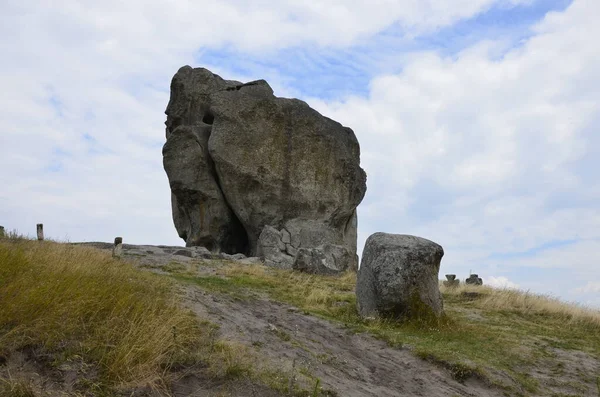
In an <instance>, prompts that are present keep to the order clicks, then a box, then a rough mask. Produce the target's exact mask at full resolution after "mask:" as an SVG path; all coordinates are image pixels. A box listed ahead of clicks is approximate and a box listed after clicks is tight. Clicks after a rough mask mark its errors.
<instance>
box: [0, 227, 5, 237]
mask: <svg viewBox="0 0 600 397" xmlns="http://www.w3.org/2000/svg"><path fill="white" fill-rule="evenodd" d="M0 238H4V226H0Z"/></svg>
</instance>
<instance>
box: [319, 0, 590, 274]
mask: <svg viewBox="0 0 600 397" xmlns="http://www.w3.org/2000/svg"><path fill="white" fill-rule="evenodd" d="M598 12H600V3H598V2H595V1H591V0H577V1H575V2H574V3H573V4H572V5H571V6H570V7H569V8H568V9H567V10H566V11H565V12H562V13H552V14H549V15H548V16H547V17H546V18H545V19H544V20H543V21H542V22H540V23H539V24H538V25H536V26H535V27H534V29H533V31H534V33H535V34H534V36H533V37H531V38H530V39H528V40H527V41H526V42H524V43H523V45H522V46H520V47H518V48H513V49H510V50H509V51H507V52H506V53H504V55H503V56H502V57H501V58H498V56H497V51H495V48H496V47H497V46H498V45H499V46H502V47H504V45H505V44H504V43H495V42H489V41H488V42H484V43H480V44H478V45H476V46H474V47H472V48H467V49H465V50H463V51H462V52H460V53H459V54H457V55H456V56H452V57H443V56H441V55H439V54H437V53H435V52H420V53H414V54H412V55H411V56H409V57H408V58H407V61H406V63H405V64H404V66H403V70H402V72H401V73H399V74H394V75H386V76H380V77H378V78H376V79H375V80H374V81H373V82H372V84H371V89H370V94H369V96H368V97H367V98H363V97H356V96H355V97H349V98H346V99H345V100H343V101H338V102H333V103H332V102H324V101H320V100H318V99H314V100H312V101H309V103H311V104H314V105H316V106H317V107H318V109H320V110H321V111H322V112H323V113H324V114H326V115H328V116H330V117H332V118H334V119H337V120H340V121H341V122H343V123H345V124H347V125H350V126H352V127H353V128H354V130H355V131H356V133H357V135H358V137H359V141H360V142H361V147H362V153H363V157H362V158H363V164H364V167H365V168H366V171H367V175H368V184H369V190H368V192H367V198H366V203H365V205H364V206H363V207H362V209H363V211H362V212H361V215H362V216H363V217H362V219H361V222H362V223H361V224H362V225H363V226H365V228H363V229H362V230H361V233H362V234H361V239H364V238H366V236H367V235H368V234H370V233H371V232H374V231H376V229H378V228H379V229H382V228H386V229H388V230H386V231H391V232H397V233H410V234H417V235H422V236H424V237H429V238H431V239H433V240H434V241H437V242H439V243H441V244H442V245H443V246H444V248H445V249H446V256H445V257H444V262H446V263H447V264H450V266H451V267H452V266H461V267H462V268H465V267H466V268H469V267H472V266H474V265H475V266H489V265H490V264H491V263H492V262H494V261H495V260H493V259H490V258H489V257H490V254H492V253H511V252H512V253H518V252H526V251H528V250H532V249H535V248H536V247H539V246H542V245H545V244H548V243H549V242H554V241H564V240H582V242H581V245H579V246H578V248H584V249H585V252H588V253H589V252H590V250H591V249H592V248H589V249H587V248H585V247H594V248H596V249H597V247H598V246H597V244H598V243H597V241H598V240H599V239H600V212H598V206H597V202H598V199H600V194H599V193H600V192H599V190H598V188H597V185H598V183H597V182H598V179H597V176H596V175H595V174H594V173H593V172H591V170H590V167H593V166H596V167H597V166H598V163H597V154H599V152H598V144H599V143H600V139H599V137H598V134H597V130H598V129H599V128H600V117H599V114H600V94H599V93H600V51H599V50H598V47H597V46H596V44H595V43H594V41H593V40H590V37H596V36H599V37H600V25H599V24H597V22H596V21H595V19H594V18H593V17H592V15H596V14H597V13H598ZM398 196H400V199H398V198H397V197H398ZM390 219H394V222H393V223H392V222H390V221H389V220H390ZM571 248H573V247H571ZM557 251H558V252H561V253H563V252H564V253H565V254H559V257H554V258H548V257H547V256H542V255H539V256H537V255H533V257H532V256H529V257H520V258H518V260H516V259H515V260H514V262H515V263H518V264H519V265H528V264H529V265H533V266H542V267H543V266H548V267H551V266H560V267H564V268H568V267H571V266H572V267H574V268H577V269H578V270H579V271H583V270H586V269H590V268H591V267H593V266H596V264H595V263H593V262H592V261H591V258H592V256H590V255H588V256H586V255H585V254H580V255H577V256H575V257H573V256H569V255H567V254H566V252H571V251H570V250H567V249H564V250H561V249H558V250H554V251H552V252H553V254H554V253H555V252H557ZM542 257H543V258H545V259H548V261H549V262H548V263H550V262H551V263H552V265H550V264H548V263H542V261H541V258H542ZM506 262H508V260H507V261H506ZM506 262H504V263H506Z"/></svg>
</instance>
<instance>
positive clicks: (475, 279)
mask: <svg viewBox="0 0 600 397" xmlns="http://www.w3.org/2000/svg"><path fill="white" fill-rule="evenodd" d="M465 284H469V285H483V280H482V279H481V277H479V276H478V275H477V274H471V275H470V276H469V278H468V279H466V280H465Z"/></svg>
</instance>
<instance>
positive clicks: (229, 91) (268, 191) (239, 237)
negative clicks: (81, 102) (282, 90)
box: [163, 66, 366, 268]
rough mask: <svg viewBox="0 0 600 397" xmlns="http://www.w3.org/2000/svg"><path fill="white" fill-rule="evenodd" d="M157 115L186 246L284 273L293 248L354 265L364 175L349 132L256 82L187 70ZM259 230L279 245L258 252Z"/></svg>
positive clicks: (175, 216)
mask: <svg viewBox="0 0 600 397" xmlns="http://www.w3.org/2000/svg"><path fill="white" fill-rule="evenodd" d="M166 114H167V121H166V126H167V143H166V144H165V146H164V149H163V159H164V167H165V170H166V172H167V175H168V177H169V183H170V186H171V191H172V197H173V199H172V206H173V220H174V223H175V227H176V228H177V231H178V233H179V235H180V236H181V237H182V238H183V239H184V240H185V241H186V245H188V246H196V245H199V246H205V247H207V248H208V249H209V250H211V251H213V252H219V251H223V252H226V253H230V254H235V253H244V254H246V255H256V254H259V255H261V256H263V257H264V258H265V261H271V262H272V264H276V265H278V266H280V267H288V268H289V267H291V265H292V263H293V260H294V258H295V256H296V254H297V253H298V250H299V249H300V248H308V249H316V247H318V246H320V245H326V244H329V245H337V246H342V247H344V248H345V249H346V250H347V251H348V252H349V254H350V256H351V257H352V258H353V259H352V260H354V261H355V259H354V258H355V254H356V227H357V224H356V207H357V206H358V204H359V203H360V202H361V200H362V199H363V197H364V194H365V191H366V175H365V172H364V171H363V170H362V168H361V167H360V148H359V145H358V141H357V139H356V136H355V135H354V133H353V131H352V130H351V129H350V128H347V127H344V126H342V125H341V124H339V123H337V122H335V121H333V120H331V119H329V118H327V117H324V116H322V115H321V114H319V113H318V112H317V111H315V110H314V109H312V108H310V107H309V106H308V105H307V104H306V103H305V102H303V101H300V100H297V99H286V98H278V97H276V96H274V95H273V90H272V89H271V87H269V85H268V84H267V82H266V81H264V80H259V81H254V82H250V83H246V84H243V83H240V82H237V81H229V80H224V79H222V78H221V77H219V76H217V75H215V74H213V73H211V72H210V71H208V70H206V69H202V68H199V69H192V68H191V67H189V66H184V67H182V68H181V69H180V70H179V71H178V72H177V74H176V75H175V76H174V78H173V81H172V83H171V99H170V101H169V105H168V106H167V110H166ZM267 226H269V227H272V228H273V230H276V231H277V232H278V234H279V237H278V240H279V241H280V242H281V243H282V244H283V246H281V245H280V244H276V245H273V246H269V247H270V248H267V246H266V245H265V246H263V247H262V248H259V246H260V243H259V238H260V237H261V234H262V233H263V232H264V230H265V227H267ZM271 232H272V230H271ZM266 238H267V236H265V239H266ZM272 240H273V236H271V237H270V239H269V240H268V242H269V244H270V243H272V242H273V241H272ZM265 242H267V240H265ZM275 247H276V248H278V250H275V249H272V248H275ZM261 249H262V251H261V253H259V250H261ZM324 254H325V253H324ZM271 255H272V256H273V257H272V258H271ZM286 257H290V260H288V259H287V258H286ZM271 262H269V263H271ZM355 265H356V263H353V264H352V265H351V267H353V268H354V267H356V266H355Z"/></svg>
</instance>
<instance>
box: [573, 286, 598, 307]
mask: <svg viewBox="0 0 600 397" xmlns="http://www.w3.org/2000/svg"><path fill="white" fill-rule="evenodd" d="M575 292H576V293H580V294H591V293H600V281H596V282H594V281H590V282H589V283H587V284H586V285H584V286H583V287H579V288H576V289H575ZM599 303H600V301H599Z"/></svg>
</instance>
